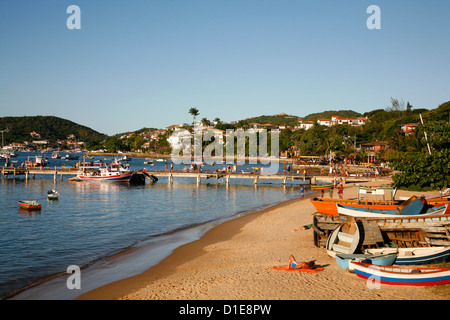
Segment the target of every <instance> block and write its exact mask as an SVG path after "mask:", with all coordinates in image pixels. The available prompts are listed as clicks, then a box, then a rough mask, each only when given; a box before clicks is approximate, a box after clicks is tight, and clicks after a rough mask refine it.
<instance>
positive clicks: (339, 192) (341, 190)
mask: <svg viewBox="0 0 450 320" xmlns="http://www.w3.org/2000/svg"><path fill="white" fill-rule="evenodd" d="M338 195H339V199H344V186H342V185H340V186H339V191H338Z"/></svg>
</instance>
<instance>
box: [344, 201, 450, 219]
mask: <svg viewBox="0 0 450 320" xmlns="http://www.w3.org/2000/svg"><path fill="white" fill-rule="evenodd" d="M336 207H337V210H338V213H339V214H340V215H344V216H351V217H355V218H384V217H386V218H398V217H410V216H416V215H420V216H427V215H438V214H444V212H445V211H446V210H447V207H448V204H446V205H445V206H441V207H431V208H429V209H427V210H426V211H425V212H424V213H422V212H421V211H422V210H418V209H417V210H405V211H403V210H400V211H399V210H381V209H367V208H355V207H350V206H344V205H340V204H337V205H336Z"/></svg>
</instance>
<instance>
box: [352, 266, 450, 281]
mask: <svg viewBox="0 0 450 320" xmlns="http://www.w3.org/2000/svg"><path fill="white" fill-rule="evenodd" d="M349 264H350V265H352V268H353V270H354V271H355V273H356V274H357V276H358V277H360V278H363V279H369V280H372V281H375V283H383V284H389V285H406V286H431V285H439V284H447V283H450V268H423V267H397V266H380V265H375V264H368V263H363V262H356V261H350V262H349Z"/></svg>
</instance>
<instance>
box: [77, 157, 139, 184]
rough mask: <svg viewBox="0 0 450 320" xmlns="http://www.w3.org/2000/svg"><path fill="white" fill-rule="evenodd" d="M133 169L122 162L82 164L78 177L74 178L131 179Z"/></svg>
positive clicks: (94, 179)
mask: <svg viewBox="0 0 450 320" xmlns="http://www.w3.org/2000/svg"><path fill="white" fill-rule="evenodd" d="M132 176H133V171H130V170H128V169H126V168H125V167H124V166H123V165H122V164H121V163H120V162H117V161H116V162H114V163H112V164H109V165H107V164H102V165H93V166H89V165H82V166H80V167H79V169H78V172H77V176H76V178H71V179H69V180H70V181H74V180H88V181H130V179H131V177H132Z"/></svg>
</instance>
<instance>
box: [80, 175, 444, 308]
mask: <svg viewBox="0 0 450 320" xmlns="http://www.w3.org/2000/svg"><path fill="white" fill-rule="evenodd" d="M387 183H389V181H378V182H376V183H375V182H371V183H364V184H361V185H372V186H373V185H386V184H387ZM357 190H358V189H357V188H355V187H354V185H353V184H346V185H345V188H344V198H345V199H352V198H353V199H356V198H357ZM319 194H320V193H319V192H316V193H314V194H311V195H309V196H307V197H305V199H294V200H289V201H286V202H283V203H281V204H279V205H276V206H274V207H270V208H268V209H265V210H263V211H260V212H254V213H250V214H248V215H245V216H243V217H241V218H237V219H235V220H232V221H228V222H225V223H223V224H221V225H219V226H217V227H215V228H213V229H212V230H210V231H209V232H207V233H206V234H205V235H204V236H203V237H202V238H201V239H199V240H197V241H194V242H191V243H188V244H185V245H183V246H181V247H179V248H177V249H176V250H174V252H173V253H172V254H171V255H170V256H168V257H167V258H166V259H164V260H163V261H161V262H160V263H159V264H158V265H156V266H154V267H152V268H150V269H149V270H147V271H146V272H144V273H142V274H140V275H137V276H134V277H131V278H127V279H124V280H120V281H117V282H114V283H111V284H109V285H106V286H103V287H100V288H98V289H95V290H93V291H90V292H88V293H85V294H83V295H82V296H80V297H79V298H78V299H81V300H90V299H95V300H103V299H106V300H113V299H121V300H180V299H182V300H319V299H320V300H429V299H433V300H447V299H448V298H449V297H443V296H438V295H435V294H433V293H432V292H431V290H429V288H423V287H409V286H405V287H400V286H389V285H383V284H382V285H381V287H380V288H379V289H371V288H369V287H368V286H367V285H366V281H365V280H364V279H361V278H358V277H357V276H356V275H355V274H351V273H348V272H346V271H344V270H342V269H341V268H339V267H338V266H337V265H336V262H335V260H334V259H333V258H331V257H329V256H328V255H327V253H326V250H325V249H323V248H318V247H316V246H315V245H314V241H313V232H314V231H313V230H312V229H308V230H298V229H299V228H300V227H301V226H303V225H306V224H311V223H312V214H313V213H314V212H316V210H315V208H314V206H313V205H312V204H311V202H310V201H309V199H310V198H312V197H314V196H317V195H319ZM386 194H388V192H386ZM414 194H415V195H422V194H423V195H425V196H427V195H434V194H436V192H423V193H420V194H417V193H415V192H408V191H398V192H397V195H396V198H398V197H402V196H411V195H414ZM327 196H328V194H327V193H325V197H327ZM334 197H335V198H336V197H337V192H335V193H334ZM387 199H389V197H388V196H387ZM291 254H292V255H294V256H295V257H296V258H297V260H298V261H309V260H315V263H316V265H319V266H320V267H322V268H323V271H322V272H320V273H306V272H286V271H276V270H271V269H270V268H271V267H272V266H279V265H287V263H288V257H289V255H291Z"/></svg>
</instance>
